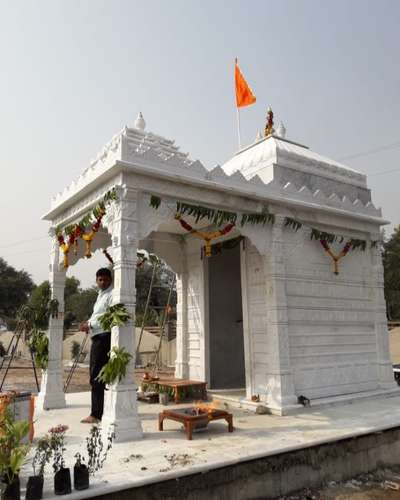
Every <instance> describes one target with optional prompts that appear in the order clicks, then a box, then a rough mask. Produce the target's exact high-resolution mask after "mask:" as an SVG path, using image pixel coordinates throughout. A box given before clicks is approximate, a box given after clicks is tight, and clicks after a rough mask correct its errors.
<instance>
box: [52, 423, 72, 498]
mask: <svg viewBox="0 0 400 500" xmlns="http://www.w3.org/2000/svg"><path fill="white" fill-rule="evenodd" d="M67 430H68V426H66V425H57V427H52V428H51V429H49V433H50V442H51V449H52V452H53V470H54V493H55V494H56V495H67V494H68V493H71V472H70V470H69V468H68V467H65V462H64V451H65V446H64V440H65V433H66V432H67Z"/></svg>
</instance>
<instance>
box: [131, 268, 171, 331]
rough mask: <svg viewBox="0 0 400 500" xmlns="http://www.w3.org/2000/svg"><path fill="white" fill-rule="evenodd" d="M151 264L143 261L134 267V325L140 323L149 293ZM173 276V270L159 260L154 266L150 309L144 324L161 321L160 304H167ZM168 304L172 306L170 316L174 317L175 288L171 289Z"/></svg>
mask: <svg viewBox="0 0 400 500" xmlns="http://www.w3.org/2000/svg"><path fill="white" fill-rule="evenodd" d="M152 273H153V266H152V265H150V264H149V263H145V264H144V265H143V266H141V267H138V268H137V269H136V326H140V325H141V324H142V319H143V315H144V310H145V307H146V300H147V295H148V293H149V288H150V283H151V276H152ZM173 278H174V273H173V271H172V270H171V269H170V268H169V267H168V266H167V265H166V264H165V262H163V261H161V262H160V263H159V264H158V266H157V268H156V275H155V280H154V284H155V285H156V287H154V288H153V291H152V294H151V298H150V311H149V312H148V314H147V318H146V326H158V325H159V323H160V322H161V321H162V316H161V314H162V312H163V309H161V308H162V306H165V305H166V304H167V300H168V294H169V287H170V286H171V282H172V280H173ZM170 305H171V306H172V311H173V314H172V315H171V316H170V318H174V317H175V310H176V290H175V288H174V289H173V290H172V296H171V301H170Z"/></svg>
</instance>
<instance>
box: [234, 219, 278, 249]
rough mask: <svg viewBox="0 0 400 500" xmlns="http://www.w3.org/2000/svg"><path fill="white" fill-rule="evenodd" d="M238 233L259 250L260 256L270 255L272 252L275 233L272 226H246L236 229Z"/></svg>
mask: <svg viewBox="0 0 400 500" xmlns="http://www.w3.org/2000/svg"><path fill="white" fill-rule="evenodd" d="M236 229H237V231H238V232H239V233H240V234H241V235H242V236H244V237H245V238H247V239H248V240H249V241H250V242H251V243H252V244H253V245H254V246H255V247H256V249H257V251H258V253H259V254H260V255H264V256H267V255H270V254H271V250H272V242H273V233H272V225H271V224H266V225H265V226H260V225H254V226H253V225H251V224H246V225H245V226H243V227H240V226H239V227H238V226H237V227H236Z"/></svg>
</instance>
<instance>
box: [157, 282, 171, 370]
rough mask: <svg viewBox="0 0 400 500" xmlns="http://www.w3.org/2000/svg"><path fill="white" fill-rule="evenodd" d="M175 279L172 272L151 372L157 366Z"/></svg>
mask: <svg viewBox="0 0 400 500" xmlns="http://www.w3.org/2000/svg"><path fill="white" fill-rule="evenodd" d="M175 279H176V275H175V274H174V276H173V278H172V281H171V286H170V289H169V293H168V299H167V304H166V306H165V310H164V317H163V320H162V325H161V331H160V341H159V343H158V349H157V351H156V356H155V358H154V368H153V373H155V371H156V369H157V368H158V365H159V361H160V350H161V346H162V340H163V336H164V330H165V323H166V322H167V316H168V314H167V312H168V310H169V305H170V302H171V296H172V290H173V288H174V284H175Z"/></svg>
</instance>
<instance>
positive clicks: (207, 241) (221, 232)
mask: <svg viewBox="0 0 400 500" xmlns="http://www.w3.org/2000/svg"><path fill="white" fill-rule="evenodd" d="M175 219H177V220H178V221H179V223H180V225H181V226H182V227H183V229H186V231H188V232H189V233H190V234H193V236H197V237H198V238H201V239H203V240H204V243H205V247H206V257H211V241H212V240H213V239H215V238H219V237H220V236H224V235H225V234H228V233H229V232H230V231H231V230H232V229H233V228H234V227H235V224H233V223H232V222H230V223H229V224H227V225H226V226H225V227H224V228H223V229H221V230H219V231H213V232H211V233H204V232H203V231H197V229H193V227H192V226H191V225H190V224H188V223H187V222H186V221H184V220H183V219H182V218H181V215H180V214H176V215H175Z"/></svg>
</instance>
